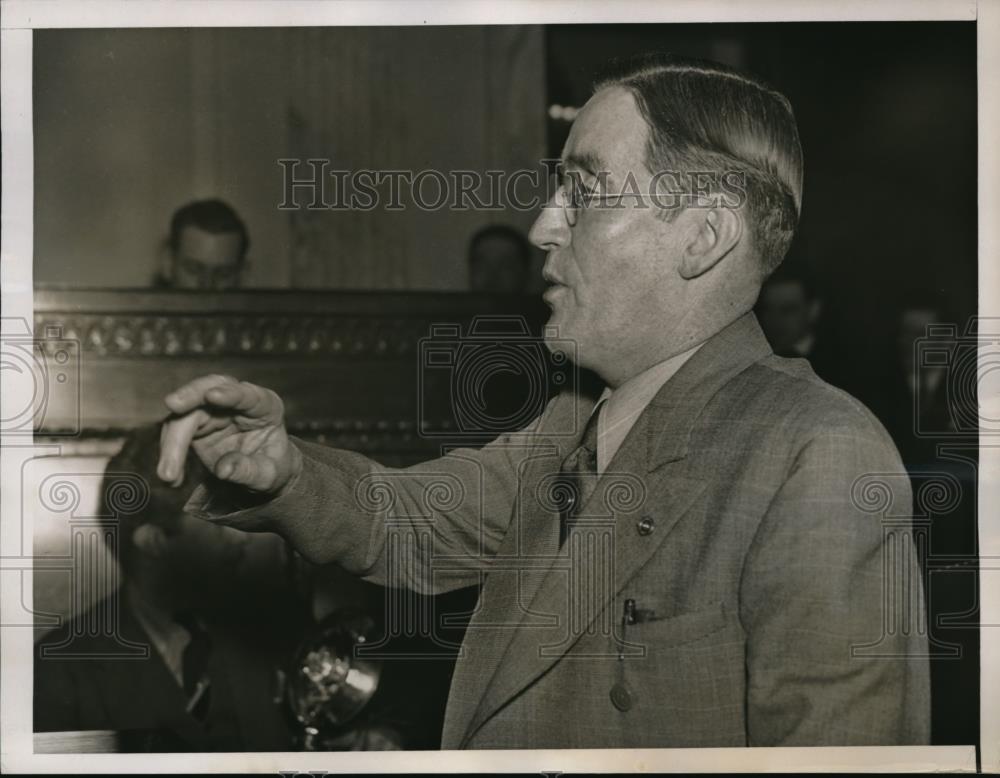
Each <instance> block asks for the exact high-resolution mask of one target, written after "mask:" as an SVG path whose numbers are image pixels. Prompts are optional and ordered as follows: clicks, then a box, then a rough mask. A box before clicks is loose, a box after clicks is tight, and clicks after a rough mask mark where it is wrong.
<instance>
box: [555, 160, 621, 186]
mask: <svg viewBox="0 0 1000 778" xmlns="http://www.w3.org/2000/svg"><path fill="white" fill-rule="evenodd" d="M563 164H564V166H567V167H574V168H578V169H580V170H583V171H584V172H586V173H589V174H590V175H592V176H597V177H601V178H602V179H603V182H604V184H606V185H607V186H609V187H610V188H612V189H614V188H615V187H614V182H615V179H614V176H612V175H611V170H610V169H609V168H608V163H607V162H605V161H604V160H603V159H601V157H600V156H598V155H597V154H596V153H594V152H592V151H581V152H574V153H573V154H569V155H567V156H566V159H565V160H564V161H563Z"/></svg>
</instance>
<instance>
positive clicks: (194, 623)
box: [177, 612, 212, 721]
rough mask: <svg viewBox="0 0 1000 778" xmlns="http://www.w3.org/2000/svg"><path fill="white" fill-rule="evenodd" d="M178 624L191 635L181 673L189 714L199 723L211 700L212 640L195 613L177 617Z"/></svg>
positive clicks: (203, 717) (182, 661)
mask: <svg viewBox="0 0 1000 778" xmlns="http://www.w3.org/2000/svg"><path fill="white" fill-rule="evenodd" d="M177 623H178V624H180V625H181V626H182V627H184V629H186V630H187V631H188V634H190V635H191V639H190V640H189V641H188V644H187V645H186V646H185V647H184V653H183V654H182V655H181V672H182V675H183V678H184V694H185V695H187V698H188V712H189V713H190V714H191V715H192V716H194V717H195V718H196V719H198V720H199V721H203V720H204V719H205V715H206V714H207V713H208V705H209V700H210V699H211V693H212V688H211V682H210V680H209V676H208V657H209V655H210V654H211V652H212V638H211V637H210V636H209V634H208V633H207V632H206V631H205V630H204V629H202V627H201V625H200V624H199V623H198V619H197V618H196V617H195V616H194V614H193V613H190V612H187V613H182V614H179V615H178V616H177Z"/></svg>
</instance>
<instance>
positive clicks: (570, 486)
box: [559, 400, 604, 548]
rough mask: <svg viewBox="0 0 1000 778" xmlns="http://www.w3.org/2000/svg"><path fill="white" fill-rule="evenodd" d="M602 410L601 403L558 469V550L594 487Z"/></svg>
mask: <svg viewBox="0 0 1000 778" xmlns="http://www.w3.org/2000/svg"><path fill="white" fill-rule="evenodd" d="M603 406H604V401H603V400H602V401H601V402H599V403H598V404H597V407H596V408H594V410H593V412H592V413H591V414H590V418H589V419H588V420H587V426H585V427H584V428H583V438H582V439H581V440H580V445H579V446H577V447H576V448H575V449H573V451H571V452H570V454H569V456H567V457H566V458H565V459H564V460H563V462H562V465H560V467H559V476H560V477H559V497H560V500H559V503H560V510H559V547H560V548H562V546H563V545H565V543H566V538H568V537H569V531H570V528H571V526H572V524H573V520H574V519H575V518H576V516H577V514H578V513H579V512H580V509H581V508H582V507H583V504H584V503H585V502H587V499H588V498H589V497H590V495H591V494H593V492H594V487H595V486H596V485H597V422H598V419H599V418H600V416H601V409H602V407H603Z"/></svg>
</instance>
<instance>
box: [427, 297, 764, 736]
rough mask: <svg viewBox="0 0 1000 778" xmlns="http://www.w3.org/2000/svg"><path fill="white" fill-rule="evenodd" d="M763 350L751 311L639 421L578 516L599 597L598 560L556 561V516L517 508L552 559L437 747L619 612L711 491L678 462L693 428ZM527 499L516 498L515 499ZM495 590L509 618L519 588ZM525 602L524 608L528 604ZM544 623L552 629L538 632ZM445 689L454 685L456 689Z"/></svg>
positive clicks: (531, 538) (530, 539)
mask: <svg viewBox="0 0 1000 778" xmlns="http://www.w3.org/2000/svg"><path fill="white" fill-rule="evenodd" d="M769 353H770V347H769V346H768V345H767V342H766V340H765V339H764V336H763V333H762V332H761V331H760V327H759V326H758V324H757V321H756V319H755V318H754V316H753V314H746V315H745V316H743V317H741V318H740V319H738V320H737V321H735V322H734V323H733V324H731V325H729V326H728V327H727V328H726V329H724V330H722V331H721V332H720V333H718V334H717V335H715V336H713V337H712V338H711V339H709V340H708V341H706V342H705V344H704V345H703V346H702V347H701V348H700V349H699V350H698V352H697V353H696V354H695V355H694V356H692V357H691V359H690V360H688V362H686V363H685V364H684V365H683V366H682V367H681V369H680V370H679V371H678V372H677V374H676V375H675V376H673V377H672V378H671V379H670V380H669V381H667V383H666V384H664V386H663V387H662V388H661V389H660V391H659V392H658V393H657V395H656V397H654V399H653V400H652V401H651V402H650V404H649V405H648V406H647V407H646V409H645V410H644V411H643V413H642V414H641V415H640V417H639V418H638V419H637V420H636V423H635V425H634V426H633V427H632V429H631V430H630V431H629V434H628V436H627V437H626V439H625V441H624V442H623V443H622V445H621V447H620V448H619V450H618V453H617V454H616V455H615V457H614V458H613V459H612V461H611V462H610V463H609V465H608V467H607V468H606V469H605V472H604V474H603V475H602V477H601V479H600V480H599V482H598V484H597V488H596V489H595V490H594V493H593V495H591V497H590V499H589V500H588V502H587V504H586V505H585V506H583V509H582V511H581V517H582V518H583V519H585V524H584V525H583V526H584V527H585V530H584V533H585V534H588V535H590V538H591V539H592V542H591V543H590V546H589V547H590V548H591V549H593V548H595V547H596V548H601V547H604V548H605V554H606V557H607V561H608V562H609V563H610V564H609V565H604V564H598V565H597V566H596V574H599V575H603V576H604V577H605V579H606V580H604V581H597V582H596V589H597V590H598V591H599V593H600V598H599V600H596V601H595V600H593V599H592V596H593V590H594V588H595V581H594V580H593V578H594V575H595V569H589V570H588V569H587V566H588V565H589V566H590V568H594V567H595V566H594V561H595V560H594V558H593V557H584V556H583V554H581V553H580V552H581V551H582V550H583V549H582V548H579V547H580V546H584V545H585V544H583V543H578V547H577V549H578V550H576V551H573V552H571V553H567V552H569V547H570V546H572V544H573V543H574V541H575V539H574V538H573V537H571V539H570V541H569V542H568V543H567V549H564V550H563V553H562V555H561V556H558V555H556V554H555V553H554V550H555V551H557V550H558V524H557V522H558V514H557V513H556V512H555V511H553V510H549V511H546V510H544V506H541V505H539V506H535V509H534V510H528V511H524V512H523V513H524V520H523V521H522V527H521V528H522V530H523V532H524V545H523V548H524V549H525V550H526V551H529V552H531V551H533V550H537V551H538V552H541V553H543V554H546V555H548V558H549V559H550V560H551V563H550V564H548V565H546V566H545V568H544V570H543V572H541V573H536V574H534V575H533V576H531V579H532V580H533V581H537V584H536V585H529V586H527V587H522V589H521V600H520V602H521V604H522V608H520V609H518V610H521V611H525V612H526V615H525V617H524V619H523V620H522V627H521V628H518V629H513V628H509V629H506V630H503V631H502V632H500V633H499V634H496V635H495V640H496V641H497V648H496V651H495V652H494V654H493V655H492V657H491V661H490V666H489V672H488V673H482V672H481V674H480V675H479V679H480V681H479V683H476V684H475V686H474V689H475V693H473V694H469V695H468V696H467V697H466V698H465V704H464V705H463V706H462V710H461V711H456V712H455V713H456V715H455V716H454V717H452V716H451V715H450V714H451V710H450V708H451V701H449V718H451V719H452V720H451V721H450V722H447V721H446V729H445V731H446V735H448V737H447V739H445V740H443V742H442V747H444V748H449V747H455V746H456V745H457V744H461V745H463V746H464V745H465V744H466V743H467V742H468V741H469V739H470V738H471V737H472V735H473V734H475V732H476V731H477V730H478V729H479V728H480V727H481V726H482V725H483V724H484V723H485V722H486V721H487V720H488V719H489V718H490V717H491V716H492V715H493V714H494V713H496V712H497V711H498V710H499V709H500V708H501V707H503V705H504V704H506V702H508V701H509V700H510V699H512V698H513V697H514V696H515V695H516V694H518V693H519V692H520V691H521V690H523V689H524V688H525V687H527V686H528V685H529V684H531V683H532V682H533V681H534V680H535V679H537V678H538V677H539V676H540V675H541V674H542V673H544V672H546V670H548V669H549V668H550V667H551V666H552V665H553V664H554V663H555V662H557V661H558V660H559V659H561V658H562V657H563V656H564V655H565V654H566V653H567V652H568V651H569V650H570V649H571V648H572V646H573V645H574V644H575V643H576V642H577V640H579V638H580V637H581V636H582V635H583V634H585V633H586V632H587V630H588V629H589V628H590V627H592V626H593V624H594V622H595V621H596V620H597V619H598V618H602V619H604V620H607V621H612V620H613V619H614V618H615V617H616V616H617V615H618V614H616V613H611V612H610V610H611V609H610V607H609V606H610V605H612V604H613V602H614V599H615V597H616V596H617V594H618V593H619V592H620V591H621V589H622V588H623V587H624V586H625V585H626V584H627V583H628V581H629V580H630V579H631V578H632V577H633V576H634V575H635V574H636V572H637V571H638V570H639V569H640V568H641V567H642V566H643V565H645V564H646V563H647V562H649V561H650V559H651V558H652V557H653V556H654V555H655V554H656V552H657V551H658V549H659V548H660V547H661V546H662V545H663V544H664V542H665V541H666V538H667V537H668V535H669V534H670V531H671V530H672V529H673V528H674V526H675V525H676V524H677V522H678V521H680V519H681V518H682V517H683V516H684V514H685V513H687V512H688V510H689V509H690V508H691V506H692V505H693V504H694V502H695V501H696V500H697V499H698V497H699V496H700V495H701V494H702V493H703V492H704V491H705V489H706V488H707V487H708V481H707V480H705V479H704V478H701V477H699V475H698V474H697V473H692V472H690V469H689V464H688V463H687V462H685V457H686V455H687V449H688V443H689V440H690V434H691V430H692V428H693V426H694V424H695V422H696V421H697V420H698V418H699V417H700V415H701V413H702V411H703V410H704V408H705V406H706V404H707V403H708V402H709V400H710V399H711V398H712V397H713V396H714V395H715V394H716V393H717V392H718V391H719V389H721V388H722V386H724V385H725V384H726V383H727V382H728V381H729V380H731V379H732V378H733V377H734V376H735V375H737V374H738V373H740V372H742V371H743V370H744V369H746V368H747V367H748V366H749V365H751V364H753V363H754V362H756V361H758V360H760V359H762V358H763V357H765V356H767V355H768V354H769ZM590 407H592V406H590ZM588 412H589V407H588ZM583 418H584V419H585V418H586V416H584V417H583ZM577 430H578V431H580V430H582V424H578V426H577ZM578 442H579V441H578V440H576V439H574V440H573V441H572V443H571V445H569V447H567V446H566V445H565V444H564V445H563V446H562V447H560V454H561V455H562V456H565V454H566V453H568V452H569V451H570V450H572V447H574V446H576V445H578ZM563 449H565V451H563ZM560 462H561V459H560V458H558V455H556V456H555V457H550V458H548V459H547V460H546V461H545V462H544V464H543V465H541V466H538V467H535V468H533V469H531V470H529V471H528V473H527V476H528V478H527V479H526V486H527V487H528V488H529V489H532V490H534V491H535V492H536V493H537V492H538V491H539V489H538V487H539V485H540V484H541V482H542V481H544V479H545V478H546V477H548V476H550V475H551V474H552V473H554V472H555V471H557V470H558V467H559V463H560ZM639 474H641V475H639ZM524 498H525V495H524V494H523V493H522V495H521V500H519V503H522V501H523V500H524ZM522 504H523V503H522ZM643 519H647V520H651V521H652V522H653V526H654V529H653V531H652V532H651V533H649V534H644V533H641V532H640V531H639V529H638V528H639V525H638V522H639V521H641V520H643ZM578 534H579V533H578V532H577V531H574V533H573V535H578ZM509 538H510V536H509V535H508V539H509ZM593 541H596V542H593ZM505 545H506V543H505ZM556 562H558V563H556ZM585 573H586V574H589V575H590V576H591V578H590V583H589V592H590V593H589V594H588V597H586V598H581V597H579V596H577V593H576V592H574V589H577V588H578V587H577V585H576V582H575V581H574V576H575V575H576V574H585ZM492 575H493V574H492V573H491V577H492ZM486 588H488V586H487V587H486ZM486 588H484V593H485V592H486ZM571 593H573V596H572V597H571ZM494 594H497V595H500V596H499V597H496V598H495V599H494V601H493V602H492V603H489V604H487V607H488V608H490V609H491V612H492V613H499V612H501V611H504V598H506V611H505V612H506V613H508V614H509V613H510V612H511V607H510V604H511V602H512V601H513V598H514V596H516V594H517V591H516V588H514V587H511V586H509V585H508V586H507V587H503V588H501V587H496V591H495V592H494ZM583 599H590V601H589V602H583V601H582V600H583ZM525 603H529V604H528V605H527V606H526V607H525ZM532 619H534V620H536V621H537V620H539V619H540V620H541V622H540V623H539V626H538V627H537V628H531V629H528V628H524V624H525V622H527V621H529V620H532ZM546 622H548V623H549V624H551V625H552V626H549V627H546V626H544V624H545V623H546ZM605 626H607V625H605ZM505 633H507V634H505ZM475 664H476V666H477V671H482V669H483V668H482V667H481V666H479V663H478V662H476V663H475ZM484 678H485V679H487V681H486V684H485V685H483V683H482V679H484ZM452 688H453V690H454V689H455V688H456V686H455V685H454V683H453V687H452ZM480 690H482V696H481V697H479V694H478V692H479V691H480ZM470 691H471V689H470ZM477 697H479V699H478V704H476V703H477ZM470 711H473V712H472V715H471V720H469V719H468V718H467V717H468V716H469V713H470ZM461 720H468V721H469V724H468V726H467V727H466V728H465V734H464V737H462V738H461V739H460V740H456V738H455V736H456V735H457V734H458V731H459V730H460V728H461ZM449 725H450V726H449Z"/></svg>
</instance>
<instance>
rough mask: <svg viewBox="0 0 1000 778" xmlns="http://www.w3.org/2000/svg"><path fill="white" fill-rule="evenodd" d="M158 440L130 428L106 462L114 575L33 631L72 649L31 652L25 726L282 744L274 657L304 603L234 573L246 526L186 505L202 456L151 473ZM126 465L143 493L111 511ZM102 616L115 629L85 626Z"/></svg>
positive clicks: (222, 744)
mask: <svg viewBox="0 0 1000 778" xmlns="http://www.w3.org/2000/svg"><path fill="white" fill-rule="evenodd" d="M158 440H159V425H158V424H157V425H152V426H149V427H144V428H141V429H139V430H137V431H135V432H134V433H132V434H131V435H130V436H129V437H128V438H127V439H126V442H125V444H124V446H123V448H122V450H121V452H120V453H118V454H117V455H115V456H114V457H112V458H111V460H110V462H109V463H108V467H107V469H106V471H105V475H104V480H103V483H102V499H103V503H104V510H103V511H102V513H103V515H105V516H107V517H109V520H116V521H117V522H118V533H117V537H118V543H117V548H114V549H112V551H113V552H114V553H115V554H116V555H117V559H118V563H119V566H120V568H121V571H122V576H123V578H122V585H121V587H120V589H119V590H118V592H116V593H115V594H113V595H111V597H109V598H107V599H106V600H103V601H101V602H98V603H96V604H95V605H94V606H93V607H91V608H90V609H89V610H88V611H86V612H84V613H82V614H77V615H76V617H75V619H74V621H73V622H71V623H69V624H66V625H65V626H64V627H63V628H61V629H59V630H56V631H55V632H54V633H50V634H49V635H48V636H46V637H44V638H43V639H42V640H41V641H40V644H39V645H40V646H43V647H44V646H45V645H53V644H61V643H64V642H65V641H67V640H68V638H69V636H72V637H73V648H74V654H75V655H76V658H64V657H54V658H53V657H44V656H42V654H41V653H40V652H39V653H38V654H36V659H35V704H34V715H35V729H36V731H46V732H52V731H80V730H116V731H132V732H135V731H147V732H155V733H157V735H158V736H159V737H161V738H163V739H165V741H166V742H167V743H168V744H169V748H170V750H182V751H183V750H191V751H282V750H288V749H289V748H290V745H291V738H290V733H289V729H288V726H287V720H286V714H285V711H284V709H283V708H282V707H281V687H282V684H281V676H280V674H279V669H280V668H281V667H282V666H283V665H284V663H285V662H286V661H287V657H289V656H290V654H291V649H292V648H293V647H294V643H295V642H296V641H297V640H298V638H299V637H300V636H301V634H302V632H303V629H304V622H303V621H302V620H301V617H302V615H303V614H302V609H300V608H298V607H296V605H295V602H296V601H295V600H294V599H289V597H288V596H286V595H285V594H283V593H282V592H281V590H280V588H279V587H277V586H276V583H275V580H274V579H275V576H273V575H271V576H268V577H267V579H266V580H267V584H266V586H267V587H269V588H268V589H264V588H263V587H264V584H262V583H258V584H257V585H254V581H255V580H257V579H259V576H257V575H250V574H247V573H244V571H243V569H242V565H243V563H244V562H245V560H246V557H247V546H248V540H247V538H248V536H247V535H245V534H244V533H241V532H238V531H236V530H232V529H229V528H225V527H222V526H220V525H214V524H210V523H208V522H205V521H202V520H200V519H195V518H192V517H190V516H188V515H186V514H185V513H184V512H183V510H182V509H183V506H184V503H185V502H186V501H187V498H188V497H189V496H190V493H191V491H192V490H193V488H194V486H195V485H196V484H197V483H198V482H199V481H200V480H201V479H202V477H203V476H204V475H205V473H204V470H203V468H202V466H201V465H200V463H198V461H197V460H196V459H195V458H194V457H191V458H189V460H188V463H187V466H186V472H185V477H184V485H183V487H181V488H180V489H171V488H170V487H168V486H166V485H164V484H162V482H160V481H159V479H157V478H156V477H155V475H154V473H155V467H156V449H157V443H158ZM137 477H138V478H141V479H142V480H143V481H145V483H146V488H147V489H148V492H149V499H148V502H147V503H146V504H145V506H143V507H141V508H139V510H138V511H137V512H134V513H122V511H121V506H120V505H119V504H118V503H120V502H121V501H120V500H117V499H116V498H115V493H116V492H117V493H119V494H121V493H122V491H123V490H124V491H128V490H130V489H133V488H134V485H135V481H136V478H137ZM137 507H138V506H137ZM116 611H117V614H118V616H117V618H114V614H115V612H116ZM109 618H111V619H113V620H112V621H111V623H112V624H116V625H117V629H116V630H114V632H115V633H116V634H113V635H112V634H108V633H109V630H108V629H103V630H96V631H95V630H94V629H92V628H91V629H89V630H88V629H87V628H86V626H87V625H90V626H91V627H93V626H94V625H97V624H100V625H106V624H107V623H108V622H107V620H108V619H109ZM88 633H89V634H88ZM102 633H103V634H102ZM116 638H122V639H124V640H125V641H128V642H130V643H133V644H139V645H147V646H149V654H148V657H146V658H142V657H135V656H121V651H120V648H119V644H118V641H117V640H116ZM116 649H117V650H116ZM116 655H117V656H116Z"/></svg>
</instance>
